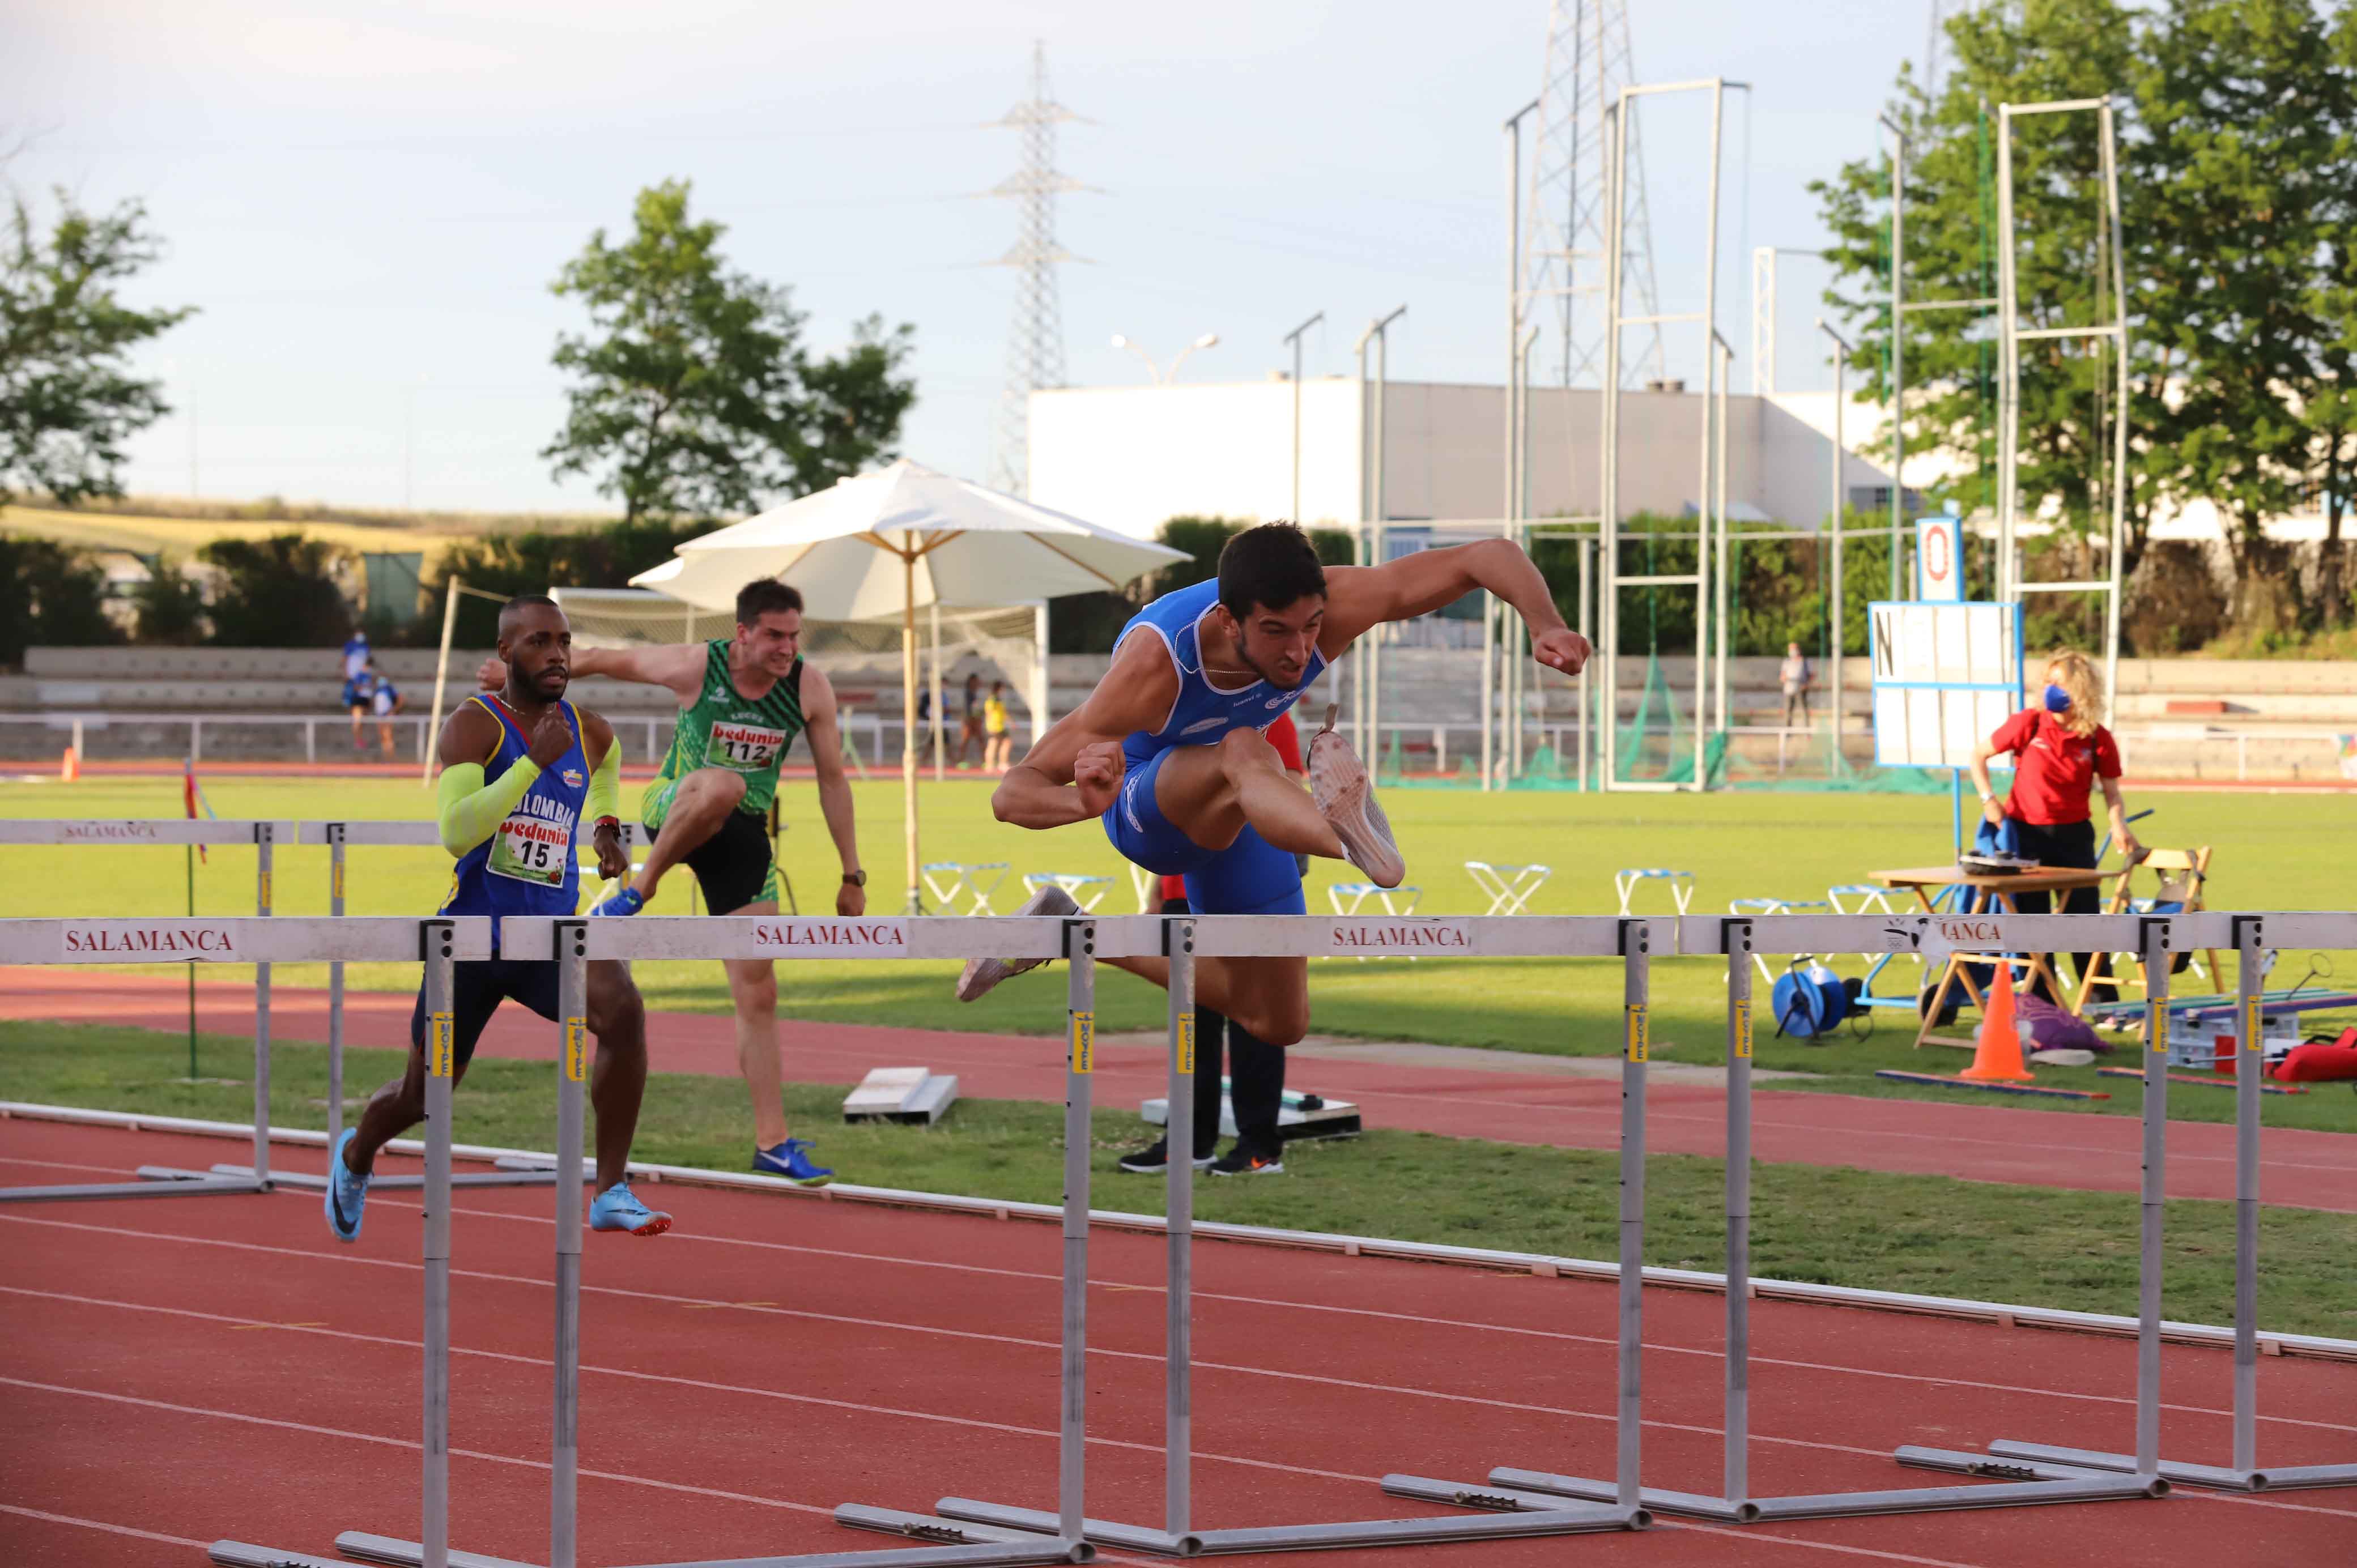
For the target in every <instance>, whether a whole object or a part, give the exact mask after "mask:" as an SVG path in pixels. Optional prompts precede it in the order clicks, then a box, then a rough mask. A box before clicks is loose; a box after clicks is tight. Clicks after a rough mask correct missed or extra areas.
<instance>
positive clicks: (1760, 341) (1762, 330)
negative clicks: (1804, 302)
mask: <svg viewBox="0 0 2357 1568" xmlns="http://www.w3.org/2000/svg"><path fill="white" fill-rule="evenodd" d="M1775 391H1776V247H1775V246H1773V245H1756V246H1754V247H1753V248H1752V251H1751V395H1752V396H1753V397H1769V396H1771V395H1773V394H1774V392H1775Z"/></svg>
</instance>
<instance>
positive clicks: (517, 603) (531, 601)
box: [369, 594, 565, 664]
mask: <svg viewBox="0 0 2357 1568" xmlns="http://www.w3.org/2000/svg"><path fill="white" fill-rule="evenodd" d="M536 609H550V610H554V611H555V612H556V613H557V614H558V615H563V614H564V613H565V607H564V606H563V605H560V604H558V603H557V602H556V601H555V600H554V599H552V598H550V597H549V596H547V595H546V594H518V595H517V596H515V597H513V598H511V599H510V600H509V601H508V602H507V603H505V604H503V605H501V606H500V626H502V627H504V626H506V625H507V623H508V616H509V614H510V612H511V611H514V610H536ZM369 662H370V663H371V664H373V663H375V662H376V660H372V659H371V660H369Z"/></svg>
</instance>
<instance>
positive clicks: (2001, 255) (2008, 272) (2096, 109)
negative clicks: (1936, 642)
mask: <svg viewBox="0 0 2357 1568" xmlns="http://www.w3.org/2000/svg"><path fill="white" fill-rule="evenodd" d="M2089 112H2092V113H2093V114H2094V115H2095V116H2096V124H2097V134H2098V137H2099V147H2100V152H2099V157H2098V174H2097V178H2098V179H2100V180H2101V182H2102V185H2103V188H2102V190H2101V191H2100V192H2099V196H2100V199H2101V201H2102V207H2101V209H2100V221H2099V222H2098V224H2097V228H2096V241H2095V266H2096V270H2097V274H2098V277H2097V282H2096V298H2097V299H2098V300H2099V301H2100V300H2101V299H2102V298H2103V297H2104V295H2105V293H2106V292H2108V293H2109V295H2110V297H2111V302H2112V310H2113V315H2112V317H2111V318H2110V319H2109V320H2107V321H2099V322H2094V323H2091V324H2088V325H2085V326H2079V327H2040V328H2028V327H2024V326H2023V325H2022V324H2021V298H2020V286H2019V282H2018V277H2017V275H2016V274H2017V270H2018V269H2017V267H2016V263H2015V253H2014V243H2015V234H2014V209H2013V123H2014V121H2016V120H2017V119H2020V118H2024V117H2026V116H2029V115H2033V114H2069V113H2089ZM1996 136H1997V155H1996V177H1997V187H1996V201H1997V359H1998V365H1999V370H1998V380H1997V401H1998V405H1999V407H1998V420H1997V504H1996V526H1997V546H1996V597H1997V598H1999V599H2018V598H2019V597H2021V596H2023V595H2025V594H2067V593H2099V594H2102V595H2103V596H2104V690H2106V691H2117V690H2118V689H2119V687H2118V677H2119V661H2120V567H2121V558H2122V555H2123V553H2124V547H2125V545H2126V533H2127V489H2128V318H2127V263H2126V256H2125V251H2126V243H2125V240H2124V237H2123V234H2122V231H2121V213H2120V166H2119V139H2118V134H2117V126H2116V124H2115V116H2114V113H2113V107H2112V101H2111V99H2109V98H2107V97H2106V98H2080V99H2070V100H2063V101H2058V102H2050V103H2000V104H1998V105H1997V114H1996ZM1902 145H1903V143H1902ZM1893 274H1894V277H1895V275H1896V268H1895V267H1894V269H1893ZM2106 285H2108V287H2107V286H2106ZM1894 287H1895V285H1894ZM1892 298H1893V303H1894V304H1896V302H1897V295H1896V294H1895V293H1894V295H1893V296H1892ZM2073 338H2076V339H2084V340H2088V341H2091V342H2095V343H2099V344H2100V343H2104V342H2108V343H2109V344H2110V345H2111V350H2112V360H2113V381H2114V384H2113V387H2112V394H2113V396H2114V398H2115V400H2116V403H2115V411H2114V417H2113V421H2112V440H2111V450H2110V452H2109V454H2108V463H2109V467H2110V478H2109V482H2108V483H2107V484H2106V485H2105V486H2104V489H2105V491H2106V492H2107V493H2106V497H2105V499H2107V500H2108V501H2109V503H2110V512H2111V517H2110V523H2111V532H2110V542H2109V544H2108V546H2107V549H2106V552H2105V554H2106V564H2105V573H2104V577H2103V578H2102V579H2101V580H2097V581H2088V582H2051V583H2032V582H2026V581H2024V580H2023V577H2022V573H2021V564H2020V562H2019V560H2018V556H2017V550H2018V541H2017V531H2018V527H2019V523H2020V510H2021V482H2020V476H2019V472H2018V469H2019V463H2020V454H2021V345H2022V344H2023V343H2025V342H2034V341H2042V340H2050V339H2065V340H2067V339H2073ZM1892 489H1893V492H1894V494H1895V493H1896V492H1897V491H1898V481H1897V478H1896V477H1895V476H1894V478H1893V480H1892ZM1897 526H1898V524H1897V521H1896V516H1895V514H1894V518H1893V522H1892V528H1893V530H1894V533H1895V530H1896V528H1897ZM1894 547H1895V538H1894Z"/></svg>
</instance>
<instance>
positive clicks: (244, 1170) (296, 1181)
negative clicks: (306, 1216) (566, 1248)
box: [213, 1165, 594, 1192]
mask: <svg viewBox="0 0 2357 1568" xmlns="http://www.w3.org/2000/svg"><path fill="white" fill-rule="evenodd" d="M213 1173H214V1174H215V1175H216V1176H247V1177H249V1178H251V1177H252V1176H253V1166H251V1165H215V1166H214V1167H213ZM270 1179H271V1180H272V1181H274V1182H275V1183H276V1184H277V1185H278V1186H280V1187H301V1188H302V1189H303V1190H305V1191H306V1192H325V1191H327V1190H328V1178H327V1177H326V1176H314V1175H312V1174H311V1173H310V1172H309V1171H274V1172H272V1173H271V1176H270ZM582 1179H584V1180H585V1181H586V1180H590V1179H594V1178H591V1177H587V1176H585V1177H584V1178H582ZM450 1185H451V1186H452V1187H554V1186H555V1185H556V1172H555V1171H554V1170H551V1169H543V1170H539V1171H522V1170H515V1171H468V1172H466V1173H464V1174H461V1175H456V1176H452V1177H451V1178H450ZM424 1186H425V1177H424V1176H371V1177H370V1178H369V1190H370V1191H371V1192H399V1191H402V1190H404V1189H407V1188H415V1187H424Z"/></svg>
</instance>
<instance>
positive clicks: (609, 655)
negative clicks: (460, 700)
mask: <svg viewBox="0 0 2357 1568" xmlns="http://www.w3.org/2000/svg"><path fill="white" fill-rule="evenodd" d="M596 675H606V676H611V677H614V678H616V679H619V680H623V681H640V682H646V683H647V684H649V685H654V686H662V687H664V688H666V689H668V690H669V691H670V692H671V693H672V694H673V696H674V697H676V698H677V699H678V700H679V708H680V713H679V725H678V728H677V731H676V732H675V734H674V736H673V740H672V746H671V751H670V753H669V754H668V755H667V756H665V757H664V758H663V762H662V768H661V769H660V770H659V771H658V772H657V774H656V777H655V781H654V782H653V783H652V784H651V785H649V786H648V787H647V791H646V796H645V799H644V800H643V802H642V811H641V814H642V815H643V817H644V818H645V821H646V825H647V830H648V832H650V833H651V834H652V835H653V843H651V845H650V846H649V848H648V851H647V857H646V861H645V864H644V865H641V866H640V870H639V873H638V875H637V876H636V877H635V878H633V879H632V881H631V883H630V886H627V887H624V888H622V889H621V890H619V892H616V893H613V894H610V895H609V896H608V897H606V898H605V899H603V900H602V901H601V902H599V903H598V904H597V905H595V906H594V907H592V908H591V909H590V911H589V912H590V913H591V914H593V915H635V914H637V913H638V912H639V911H640V909H642V908H645V907H646V904H647V901H648V900H649V899H651V898H652V897H654V895H655V888H656V886H657V884H659V883H660V882H661V881H662V877H663V874H664V873H665V872H667V871H669V870H670V869H671V868H672V867H673V866H674V865H683V864H684V865H686V866H687V868H688V870H690V871H691V872H693V873H694V875H695V879H696V882H697V883H698V885H699V886H702V887H703V889H704V901H705V908H708V909H710V910H711V911H712V913H714V914H716V915H774V914H776V913H777V912H778V874H777V867H776V865H774V864H773V863H772V860H771V858H770V836H769V833H768V832H767V829H766V827H765V822H766V819H767V817H768V814H769V810H770V800H772V799H773V798H774V797H775V796H776V794H777V789H778V768H779V766H780V763H782V762H783V761H784V759H785V755H786V751H787V749H788V748H789V747H791V746H792V745H793V743H794V737H795V736H797V735H802V736H807V737H808V741H809V746H810V757H811V763H812V766H813V768H816V770H817V772H818V801H819V810H820V811H821V813H822V814H823V815H824V817H825V818H826V829H827V832H828V834H829V835H830V836H831V837H832V838H833V839H834V847H835V853H836V854H838V855H840V856H841V857H842V861H843V883H842V886H840V887H839V888H837V889H836V892H835V899H834V908H835V913H836V914H838V915H843V916H847V917H856V916H859V915H864V914H866V912H867V894H866V886H867V874H866V872H864V871H862V870H861V869H860V868H859V843H858V836H857V833H856V831H855V828H854V824H853V821H852V810H851V784H850V781H849V780H848V779H845V777H844V774H843V736H842V732H841V729H840V728H839V727H838V724H837V720H836V714H835V706H834V687H833V686H831V685H829V684H828V683H827V679H826V676H825V675H824V674H823V673H822V672H821V671H817V670H815V669H813V668H811V667H810V666H809V665H807V664H805V663H803V662H802V595H801V594H799V593H798V592H796V591H795V590H794V589H792V588H790V587H788V586H787V585H785V584H783V583H780V582H778V581H776V580H775V579H773V578H768V577H763V578H759V579H757V580H756V581H753V582H750V583H748V584H746V585H745V586H744V588H743V590H742V591H740V592H739V593H738V594H737V635H736V636H735V637H734V638H732V639H727V640H726V641H721V640H715V641H712V642H690V643H678V644H673V645H670V646H667V647H661V648H626V649H600V648H576V649H575V650H574V651H573V677H574V679H576V680H580V679H582V678H584V677H587V676H596ZM478 679H479V681H481V682H484V683H485V684H486V686H487V688H490V687H496V686H497V685H499V684H501V683H503V682H505V681H506V679H507V670H506V667H505V666H504V665H501V664H500V661H499V660H496V659H494V660H488V661H486V662H485V663H484V665H483V667H482V669H481V671H479V676H478ZM722 967H723V968H724V969H726V971H727V972H728V994H729V999H730V1000H731V1001H732V1002H733V1003H734V1004H736V1011H737V1066H738V1068H739V1069H740V1070H741V1071H742V1072H743V1073H744V1075H745V1082H746V1086H747V1088H748V1089H749V1090H751V1092H752V1096H753V1122H754V1153H753V1168H754V1169H756V1170H760V1171H767V1172H770V1174H772V1175H778V1176H786V1177H788V1178H789V1179H791V1180H793V1181H798V1182H802V1183H804V1184H805V1185H812V1186H815V1185H819V1184H822V1183H823V1182H825V1181H826V1180H828V1179H829V1178H830V1177H832V1176H833V1175H834V1173H833V1172H832V1171H829V1170H826V1169H823V1167H821V1166H818V1165H813V1164H811V1162H810V1159H809V1155H808V1149H809V1145H808V1144H805V1143H804V1142H803V1141H802V1139H799V1138H789V1137H788V1136H787V1135H786V1114H785V1106H784V1103H783V1100H782V1086H781V1073H780V1065H779V1059H778V975H777V967H776V965H775V963H774V962H772V961H770V960H767V959H728V960H725V961H723V963H722Z"/></svg>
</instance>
